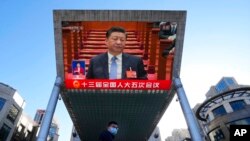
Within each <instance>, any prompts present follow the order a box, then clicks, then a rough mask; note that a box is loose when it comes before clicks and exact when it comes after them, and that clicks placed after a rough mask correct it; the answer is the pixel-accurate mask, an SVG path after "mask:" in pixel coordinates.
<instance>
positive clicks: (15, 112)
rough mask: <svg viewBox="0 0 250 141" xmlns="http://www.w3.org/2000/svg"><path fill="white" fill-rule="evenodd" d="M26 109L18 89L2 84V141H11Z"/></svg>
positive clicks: (0, 126) (0, 98) (0, 125)
mask: <svg viewBox="0 0 250 141" xmlns="http://www.w3.org/2000/svg"><path fill="white" fill-rule="evenodd" d="M24 107H25V101H24V99H23V98H22V97H21V96H20V95H19V94H18V92H17V91H16V89H14V88H12V87H10V86H8V85H6V84H4V83H0V140H1V141H10V139H11V137H12V135H13V132H14V130H15V127H16V126H17V123H18V121H19V118H20V116H21V115H22V111H23V108H24Z"/></svg>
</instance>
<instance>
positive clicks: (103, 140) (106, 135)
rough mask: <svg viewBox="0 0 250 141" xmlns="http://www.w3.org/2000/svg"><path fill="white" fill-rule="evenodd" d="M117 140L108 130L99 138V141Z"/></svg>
mask: <svg viewBox="0 0 250 141" xmlns="http://www.w3.org/2000/svg"><path fill="white" fill-rule="evenodd" d="M114 138H115V136H114V135H112V134H111V133H110V132H109V131H108V130H105V131H103V132H102V133H101V134H100V136H99V141H113V140H114Z"/></svg>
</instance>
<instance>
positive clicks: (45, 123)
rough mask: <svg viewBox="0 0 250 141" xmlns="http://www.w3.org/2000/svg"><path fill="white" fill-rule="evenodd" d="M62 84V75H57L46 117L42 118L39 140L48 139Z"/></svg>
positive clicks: (45, 140) (44, 140)
mask: <svg viewBox="0 0 250 141" xmlns="http://www.w3.org/2000/svg"><path fill="white" fill-rule="evenodd" d="M61 84H62V79H61V77H57V78H56V81H55V84H54V87H53V90H52V92H51V95H50V99H49V102H48V105H47V108H46V111H45V115H44V118H43V120H42V124H41V127H40V131H39V135H38V137H37V141H47V136H48V133H49V128H50V125H51V121H52V118H53V115H54V112H55V109H56V104H57V101H58V97H59V93H60V87H61Z"/></svg>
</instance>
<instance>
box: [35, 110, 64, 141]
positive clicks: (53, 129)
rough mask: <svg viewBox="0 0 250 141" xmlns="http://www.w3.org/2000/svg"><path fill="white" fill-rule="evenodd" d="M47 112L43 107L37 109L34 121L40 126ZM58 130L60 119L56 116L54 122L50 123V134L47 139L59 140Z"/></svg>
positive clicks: (48, 140)
mask: <svg viewBox="0 0 250 141" xmlns="http://www.w3.org/2000/svg"><path fill="white" fill-rule="evenodd" d="M45 112H46V111H45V110H43V109H38V110H37V111H36V115H35V118H34V121H35V122H36V123H37V124H38V125H39V126H40V125H41V123H42V120H43V118H44V115H45ZM39 129H40V128H39ZM39 129H38V130H39ZM58 132H59V123H58V121H57V120H56V119H55V118H53V120H52V123H51V125H50V129H49V134H48V137H47V141H58V138H59V134H58Z"/></svg>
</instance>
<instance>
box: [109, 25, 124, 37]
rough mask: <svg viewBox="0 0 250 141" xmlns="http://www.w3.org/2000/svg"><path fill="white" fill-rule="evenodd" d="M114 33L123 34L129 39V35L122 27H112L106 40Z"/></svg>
mask: <svg viewBox="0 0 250 141" xmlns="http://www.w3.org/2000/svg"><path fill="white" fill-rule="evenodd" d="M113 32H121V33H124V34H126V38H127V33H126V30H125V29H124V28H123V27H120V26H113V27H111V28H110V29H109V30H108V31H107V32H106V38H109V36H110V35H111V33H113Z"/></svg>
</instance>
